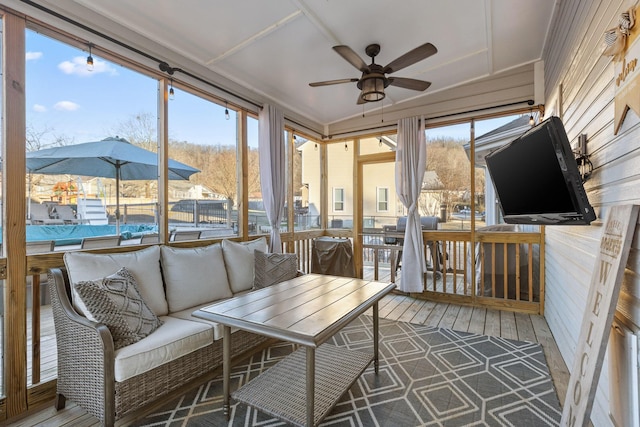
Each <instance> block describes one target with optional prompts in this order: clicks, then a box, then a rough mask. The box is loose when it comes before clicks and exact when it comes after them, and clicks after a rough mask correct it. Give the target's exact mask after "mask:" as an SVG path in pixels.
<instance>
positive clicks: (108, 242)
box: [80, 236, 122, 249]
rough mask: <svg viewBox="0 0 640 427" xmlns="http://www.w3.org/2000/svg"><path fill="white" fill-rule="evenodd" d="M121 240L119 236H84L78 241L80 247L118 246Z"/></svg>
mask: <svg viewBox="0 0 640 427" xmlns="http://www.w3.org/2000/svg"><path fill="white" fill-rule="evenodd" d="M121 240H122V237H121V236H95V237H85V238H84V239H82V242H81V243H80V249H97V248H111V247H114V246H120V241H121Z"/></svg>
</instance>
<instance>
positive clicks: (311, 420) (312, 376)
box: [307, 347, 316, 427]
mask: <svg viewBox="0 0 640 427" xmlns="http://www.w3.org/2000/svg"><path fill="white" fill-rule="evenodd" d="M315 382H316V349H315V348H313V347H307V426H311V427H313V426H314V425H315V400H314V399H315V390H316V384H315Z"/></svg>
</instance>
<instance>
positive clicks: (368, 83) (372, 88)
mask: <svg viewBox="0 0 640 427" xmlns="http://www.w3.org/2000/svg"><path fill="white" fill-rule="evenodd" d="M361 97H362V100H363V101H365V102H376V101H381V100H382V99H384V97H385V94H384V79H383V78H380V77H370V78H365V79H364V80H363V81H362V95H361Z"/></svg>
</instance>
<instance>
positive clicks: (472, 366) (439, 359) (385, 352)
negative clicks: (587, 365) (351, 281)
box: [134, 316, 561, 427]
mask: <svg viewBox="0 0 640 427" xmlns="http://www.w3.org/2000/svg"><path fill="white" fill-rule="evenodd" d="M371 323H372V320H371V318H370V317H369V316H360V317H359V318H358V319H356V320H355V321H354V322H353V323H351V324H350V325H348V326H347V327H345V328H343V329H342V330H341V331H340V332H339V333H338V334H336V335H335V336H334V337H333V338H332V340H330V342H332V343H333V344H334V345H338V346H345V347H347V348H351V349H354V350H365V351H367V350H368V351H372V337H371V331H372V329H373V328H372V325H371ZM379 348H380V371H379V374H378V375H377V376H376V374H375V372H374V370H373V364H372V365H371V366H369V367H368V368H367V370H366V371H365V372H364V373H363V374H362V376H361V377H360V378H359V379H358V380H357V381H356V382H355V383H354V384H353V386H352V387H351V389H349V391H348V392H347V393H345V395H344V396H342V399H341V400H340V401H339V402H338V404H337V405H336V407H335V408H334V409H333V411H332V412H331V413H330V414H329V415H328V416H327V417H326V418H325V419H324V420H323V422H322V423H321V424H320V425H322V426H394V427H405V426H406V427H411V426H471V425H474V426H476V425H477V426H518V427H521V426H557V425H559V423H560V418H561V406H560V403H559V401H558V397H557V394H556V391H555V389H554V387H553V382H552V380H551V376H550V375H549V370H548V368H547V365H546V362H545V357H544V353H543V351H542V347H541V346H540V345H539V344H536V343H530V342H523V341H514V340H508V339H504V338H499V337H490V336H485V335H476V334H470V333H466V332H457V331H453V330H450V329H442V328H433V327H429V326H423V325H416V324H411V323H403V322H394V321H389V320H385V319H380V347H379ZM292 350H293V346H292V345H291V344H288V343H278V344H276V345H274V346H272V347H270V348H268V349H265V350H264V351H262V352H260V353H257V354H255V355H253V356H252V357H250V358H248V359H246V360H244V361H242V362H241V363H240V364H238V365H237V366H235V367H234V368H233V369H232V373H231V377H232V384H231V391H232V392H233V391H234V390H236V389H237V388H238V387H239V386H241V385H242V384H244V383H246V382H247V381H249V380H251V379H252V378H254V377H255V376H257V375H258V374H260V373H261V372H263V371H264V370H266V369H268V368H269V367H270V366H273V365H274V364H275V363H277V362H278V361H279V360H280V359H282V358H283V357H284V356H286V355H287V354H289V353H291V351H292ZM231 403H232V406H231V420H230V421H229V422H227V421H226V420H225V418H224V415H223V413H222V379H221V378H216V379H214V380H211V381H209V382H208V383H206V384H203V385H201V386H200V387H197V388H195V389H193V390H192V391H190V392H188V393H186V394H185V395H182V396H180V397H177V398H176V399H175V400H173V401H172V402H170V403H168V404H167V405H165V406H164V407H163V408H160V409H158V410H156V411H155V412H154V413H153V414H150V415H148V416H147V417H145V418H144V419H140V420H138V421H137V422H136V423H135V424H134V425H135V426H172V427H173V426H245V427H247V426H282V425H286V424H285V423H283V422H281V421H279V420H277V419H274V418H272V417H270V416H268V415H266V414H264V413H262V412H260V411H257V410H255V409H253V408H250V407H247V406H246V405H244V404H240V403H234V401H233V399H232V401H231Z"/></svg>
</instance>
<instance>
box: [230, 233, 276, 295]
mask: <svg viewBox="0 0 640 427" xmlns="http://www.w3.org/2000/svg"><path fill="white" fill-rule="evenodd" d="M267 249H268V248H267V239H266V238H265V237H260V238H259V239H255V240H250V241H248V242H234V241H233V240H223V241H222V250H223V254H224V263H225V265H226V266H227V274H228V276H229V285H230V286H231V290H232V291H233V293H234V294H235V293H237V292H242V291H247V290H250V289H252V288H253V280H254V266H253V265H254V263H255V257H254V251H256V250H257V251H260V252H267Z"/></svg>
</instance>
